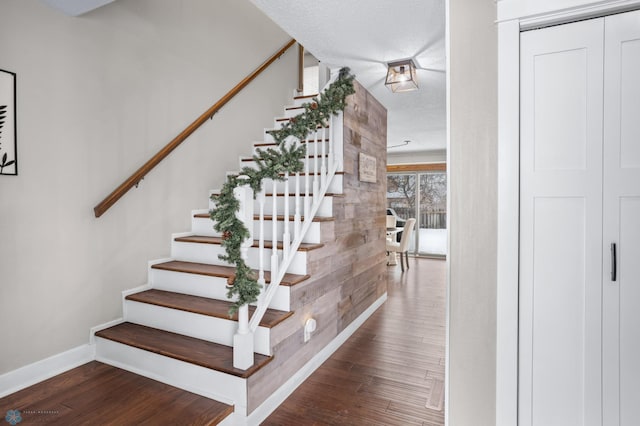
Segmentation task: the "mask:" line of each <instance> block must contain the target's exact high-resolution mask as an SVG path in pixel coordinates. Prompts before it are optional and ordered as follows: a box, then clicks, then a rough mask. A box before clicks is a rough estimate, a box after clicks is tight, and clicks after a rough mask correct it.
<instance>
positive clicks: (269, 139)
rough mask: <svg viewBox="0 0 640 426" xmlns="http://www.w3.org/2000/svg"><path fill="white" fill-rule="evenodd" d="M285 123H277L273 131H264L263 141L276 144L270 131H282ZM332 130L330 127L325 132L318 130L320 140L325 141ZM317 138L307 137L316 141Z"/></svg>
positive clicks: (313, 136) (310, 135)
mask: <svg viewBox="0 0 640 426" xmlns="http://www.w3.org/2000/svg"><path fill="white" fill-rule="evenodd" d="M284 123H286V122H285V121H281V122H277V123H276V124H275V126H274V127H273V128H271V129H264V137H263V141H264V142H270V143H271V142H275V139H274V138H273V135H272V134H271V133H268V132H269V131H270V130H278V129H281V128H282V126H284ZM330 130H331V128H330V127H325V130H324V132H323V131H322V128H320V129H318V132H317V133H318V138H320V139H323V138H324V137H327V138H328V137H329V132H330ZM315 137H316V136H315V135H312V134H309V135H308V136H307V138H308V139H314V138H315Z"/></svg>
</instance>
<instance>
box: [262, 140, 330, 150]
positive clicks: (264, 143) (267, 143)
mask: <svg viewBox="0 0 640 426" xmlns="http://www.w3.org/2000/svg"><path fill="white" fill-rule="evenodd" d="M315 141H316V140H315V139H304V140H301V141H300V143H313V142H315ZM318 142H323V140H322V139H318ZM324 142H329V138H324ZM253 146H254V147H256V148H260V147H263V146H276V143H275V142H255V143H254V144H253Z"/></svg>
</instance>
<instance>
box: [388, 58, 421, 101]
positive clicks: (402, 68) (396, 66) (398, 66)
mask: <svg viewBox="0 0 640 426" xmlns="http://www.w3.org/2000/svg"><path fill="white" fill-rule="evenodd" d="M387 66H388V70H387V78H386V80H385V82H384V84H385V85H386V86H387V87H388V88H390V89H391V91H392V92H393V93H400V92H409V91H411V90H417V89H418V79H417V78H416V64H414V63H413V61H412V60H411V59H405V60H402V61H395V62H389V63H388V64H387Z"/></svg>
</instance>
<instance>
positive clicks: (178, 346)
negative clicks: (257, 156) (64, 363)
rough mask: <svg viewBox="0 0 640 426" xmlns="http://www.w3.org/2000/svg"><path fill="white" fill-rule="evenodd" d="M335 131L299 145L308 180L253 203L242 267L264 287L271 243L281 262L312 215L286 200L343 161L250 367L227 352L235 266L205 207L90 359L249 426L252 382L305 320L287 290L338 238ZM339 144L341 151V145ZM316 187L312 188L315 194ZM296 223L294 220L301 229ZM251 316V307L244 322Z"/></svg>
mask: <svg viewBox="0 0 640 426" xmlns="http://www.w3.org/2000/svg"><path fill="white" fill-rule="evenodd" d="M309 101H310V98H309V97H297V98H294V104H293V105H292V106H289V107H287V108H285V115H284V117H279V118H276V119H275V126H276V128H277V127H278V126H281V125H282V124H283V123H285V122H287V120H289V119H290V117H293V116H295V115H297V114H298V113H300V112H301V111H303V108H302V107H301V105H302V104H303V103H304V102H309ZM334 126H335V127H339V128H340V132H332V130H333V129H331V128H328V129H322V130H321V131H317V132H315V135H314V137H312V138H309V139H307V140H303V141H299V143H304V144H306V146H307V153H308V156H307V158H306V159H305V163H306V167H305V173H301V174H299V175H298V176H291V177H289V178H288V184H287V183H285V182H277V181H276V182H275V183H274V182H270V181H268V182H265V186H264V188H265V191H264V197H263V198H264V204H262V210H263V218H262V220H261V219H260V210H261V205H260V203H259V201H258V200H256V201H255V202H254V206H253V210H254V214H255V216H254V217H253V218H252V219H253V220H252V222H253V224H252V226H253V228H254V229H253V235H256V236H258V235H260V232H261V229H262V231H263V232H262V233H263V241H262V243H261V242H260V240H259V239H256V240H255V241H254V242H253V244H252V245H251V247H249V248H248V251H247V260H246V261H247V263H248V265H249V266H250V267H252V268H253V269H255V270H256V271H258V270H259V269H260V268H261V267H262V268H263V269H264V280H265V282H266V286H265V289H264V290H266V289H268V288H269V287H270V283H271V280H272V277H271V273H270V271H271V267H270V266H269V259H270V258H271V256H272V254H273V250H274V245H275V246H276V247H275V250H276V254H277V255H278V258H280V259H281V258H282V256H283V250H285V247H284V245H285V244H283V240H282V235H283V234H284V233H285V231H286V230H287V229H289V228H291V229H292V228H293V227H294V226H299V225H300V221H304V219H305V217H304V212H309V205H308V204H306V205H305V207H304V208H303V214H302V216H301V217H300V215H299V214H296V215H294V214H292V213H288V212H286V211H287V210H286V209H287V205H288V204H289V203H290V202H291V203H294V201H293V197H289V194H294V193H296V188H298V189H297V192H298V194H299V193H300V188H304V187H305V184H306V185H308V186H309V181H310V180H313V178H314V177H317V178H318V180H320V176H319V169H320V168H322V166H321V165H323V164H325V165H326V163H327V161H328V160H329V158H334V159H339V161H338V163H340V164H336V167H335V168H336V170H337V172H336V173H335V175H334V176H333V177H332V178H327V180H328V181H327V182H326V185H324V186H325V190H326V195H325V196H324V197H322V199H321V200H318V208H317V212H316V214H315V216H314V217H313V221H312V222H311V223H310V225H309V226H308V228H307V232H306V233H304V235H303V236H302V243H301V244H300V246H299V247H298V248H297V251H296V252H295V253H294V254H293V255H292V261H291V263H290V265H289V266H288V268H287V270H286V273H285V274H284V276H283V278H282V281H281V282H280V285H279V286H278V287H277V288H276V289H275V292H274V294H273V297H272V299H271V300H270V301H269V302H268V308H267V309H266V312H265V314H264V316H263V317H262V318H261V319H260V321H259V324H257V327H256V328H255V332H254V333H253V347H254V352H255V353H254V355H253V365H252V366H251V367H249V368H247V369H239V368H235V367H234V361H233V347H232V346H233V344H234V335H235V334H236V332H237V330H238V315H237V314H235V315H233V316H230V315H229V308H230V307H231V304H232V301H233V300H229V299H228V298H227V288H226V286H227V284H228V283H229V282H230V280H232V279H233V276H234V273H235V269H234V268H233V267H232V266H231V265H228V264H226V263H225V262H223V261H221V260H219V258H218V255H220V254H223V253H224V250H223V249H222V247H221V242H222V236H221V235H219V234H217V233H216V231H215V230H214V229H213V222H212V221H211V219H210V216H209V209H202V210H194V211H192V213H191V231H190V232H186V233H180V234H174V235H173V236H172V237H171V258H170V259H161V260H155V261H151V262H150V263H149V276H148V284H147V285H145V286H143V287H139V288H136V289H133V290H129V291H126V292H125V293H124V294H123V322H121V323H119V324H117V325H114V326H111V327H108V328H105V329H102V330H100V331H98V332H96V333H95V344H96V359H97V360H98V361H101V362H104V363H106V364H110V365H114V366H116V367H120V368H123V369H126V370H129V371H132V372H134V373H137V374H140V375H143V376H146V377H149V378H152V379H155V380H158V381H161V382H164V383H168V384H170V385H173V386H176V387H179V388H182V389H185V390H187V391H190V392H193V393H196V394H199V395H202V396H205V397H208V398H211V399H214V400H217V401H220V402H222V403H224V404H227V405H228V406H233V409H234V412H233V413H232V414H231V415H229V416H228V417H227V418H225V419H224V420H222V422H221V423H220V424H223V425H226V424H246V422H247V416H248V415H249V414H250V412H251V411H252V410H251V409H250V408H249V405H250V404H249V401H248V399H249V398H250V395H249V394H250V389H249V388H250V386H249V384H250V381H251V380H252V377H254V375H256V374H257V373H258V372H259V371H260V370H261V369H263V368H264V367H265V366H267V365H268V364H269V363H270V362H272V361H273V360H274V358H275V357H278V356H279V354H278V353H274V352H275V351H274V347H275V345H276V344H278V343H281V342H282V341H283V340H284V339H286V338H290V336H292V334H293V333H297V332H299V331H301V329H302V327H303V326H304V324H303V323H301V321H300V318H301V315H297V316H296V315H295V313H294V312H293V310H292V306H293V303H292V300H293V299H292V289H293V288H294V287H295V286H299V285H302V284H304V283H308V282H310V281H312V280H311V278H312V276H311V273H310V271H311V270H314V269H315V270H317V269H318V265H319V264H320V263H321V262H323V260H325V259H326V258H327V256H328V254H327V253H326V251H325V250H326V248H325V247H324V246H325V242H328V241H332V240H334V239H335V234H334V225H333V221H334V219H333V217H332V215H333V210H334V205H335V202H336V199H339V198H340V197H341V196H342V192H343V179H342V178H343V176H342V175H343V172H342V168H341V167H342V165H341V163H342V157H341V156H342V152H341V151H337V152H339V153H340V157H338V156H336V157H331V156H333V155H334V153H333V152H330V148H329V146H330V138H332V137H334V136H331V137H330V134H335V135H336V136H337V137H341V129H342V122H341V119H337V120H335V121H334ZM334 142H335V141H334ZM274 145H275V144H274V143H273V139H272V137H271V136H270V135H269V134H268V133H267V132H266V131H265V137H264V141H262V142H259V143H256V144H255V145H254V152H255V150H259V149H265V148H268V147H271V146H274ZM336 146H337V147H338V148H339V149H340V150H341V149H342V146H341V144H337V145H336ZM252 163H253V160H252V158H251V157H246V158H241V159H240V167H243V166H251V165H252ZM324 167H325V168H326V166H324ZM322 179H325V177H323V178H322ZM287 185H288V186H287ZM318 185H320V183H318ZM318 185H313V184H312V185H310V186H311V187H312V190H315V191H318V188H319V186H318ZM213 193H215V191H213ZM311 196H312V197H313V193H312V194H311ZM316 196H317V194H316ZM287 197H289V198H290V200H288V199H287ZM257 198H258V199H260V198H261V197H257ZM299 202H300V201H299V200H297V203H299ZM211 203H212V202H211V201H210V205H209V208H211V207H212V204H211ZM291 211H292V210H291ZM274 216H275V217H274ZM296 216H299V217H300V221H299V222H296V220H298V219H297V218H296ZM265 223H268V226H266V225H265ZM296 224H297V225H296ZM274 232H275V238H274ZM291 232H292V233H293V230H292V231H291ZM275 240H277V241H275ZM274 241H275V242H274ZM261 245H263V247H264V249H263V250H262V251H261V248H260V246H261ZM286 245H287V246H288V245H289V244H288V243H287V244H286ZM261 257H262V259H261ZM261 265H262V266H261ZM264 290H263V294H264ZM255 310H256V307H255V306H251V307H250V308H249V315H252V314H253V312H254V311H255ZM253 405H255V404H253ZM226 409H228V408H226Z"/></svg>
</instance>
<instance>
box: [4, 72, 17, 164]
mask: <svg viewBox="0 0 640 426" xmlns="http://www.w3.org/2000/svg"><path fill="white" fill-rule="evenodd" d="M16 122H17V121H16V74H15V73H12V72H10V71H5V70H0V175H17V174H18V158H17V152H18V145H17V144H18V142H17V138H16Z"/></svg>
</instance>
